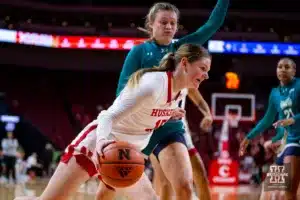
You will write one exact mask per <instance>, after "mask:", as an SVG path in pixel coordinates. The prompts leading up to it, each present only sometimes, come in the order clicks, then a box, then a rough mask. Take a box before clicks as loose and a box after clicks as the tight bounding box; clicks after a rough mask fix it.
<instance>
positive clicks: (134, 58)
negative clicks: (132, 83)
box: [117, 45, 143, 96]
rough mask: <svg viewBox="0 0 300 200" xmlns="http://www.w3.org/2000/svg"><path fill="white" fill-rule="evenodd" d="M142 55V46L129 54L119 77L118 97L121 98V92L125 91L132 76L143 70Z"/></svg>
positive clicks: (133, 49)
mask: <svg viewBox="0 0 300 200" xmlns="http://www.w3.org/2000/svg"><path fill="white" fill-rule="evenodd" d="M142 54H143V49H142V45H137V46H134V47H133V48H132V49H131V50H130V51H129V53H128V54H127V56H126V59H125V62H124V64H123V67H122V71H121V74H120V77H119V82H118V87H117V96H119V94H120V93H121V91H122V90H123V89H124V87H125V85H126V84H127V82H128V80H129V78H130V76H131V75H132V74H133V73H134V72H136V71H137V70H139V69H140V68H141V66H142V56H143V55H142Z"/></svg>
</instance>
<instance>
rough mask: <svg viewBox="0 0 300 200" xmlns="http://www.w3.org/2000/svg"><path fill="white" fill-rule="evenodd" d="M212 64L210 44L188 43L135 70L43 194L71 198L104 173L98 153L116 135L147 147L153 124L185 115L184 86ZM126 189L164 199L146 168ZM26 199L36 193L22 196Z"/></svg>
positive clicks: (52, 199) (46, 199) (195, 82)
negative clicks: (153, 65) (154, 63)
mask: <svg viewBox="0 0 300 200" xmlns="http://www.w3.org/2000/svg"><path fill="white" fill-rule="evenodd" d="M210 65H211V57H210V55H209V53H208V51H207V50H206V49H204V48H203V47H200V46H197V45H191V44H185V45H182V46H181V47H179V49H178V50H177V51H176V52H175V53H172V54H169V55H168V56H167V57H166V58H165V59H164V61H162V62H161V65H160V66H159V67H157V68H149V69H142V70H139V71H137V72H136V73H134V74H133V75H132V77H131V78H130V80H129V81H128V84H127V85H126V87H125V88H124V90H123V91H122V93H121V94H120V95H119V97H117V99H116V100H115V101H114V103H113V104H112V106H111V107H110V108H108V109H107V110H106V111H102V112H101V113H100V114H99V116H98V118H97V119H96V120H94V121H93V122H91V123H90V124H89V125H87V127H85V128H84V129H83V131H82V132H81V133H80V134H79V135H78V136H77V137H76V138H75V140H74V141H73V142H72V143H71V144H70V145H69V146H68V147H67V148H66V150H65V154H64V155H63V156H62V159H61V162H60V164H59V165H58V167H57V169H56V171H55V173H54V175H53V176H52V178H51V179H50V181H49V183H48V185H47V187H46V189H45V190H44V191H43V193H42V194H41V196H40V197H38V198H37V199H38V200H63V199H68V198H70V197H71V196H72V195H74V194H75V193H76V191H77V189H78V187H79V186H80V185H81V184H82V183H84V182H85V181H87V180H88V179H89V178H90V177H93V176H98V178H99V179H101V177H100V175H99V174H98V166H99V163H98V157H97V156H101V155H102V150H103V149H104V148H105V147H106V146H107V145H109V144H111V143H113V142H114V141H115V140H118V141H126V142H129V143H132V144H134V145H135V146H136V147H138V148H139V149H140V150H142V149H143V148H144V147H146V145H147V144H148V142H149V139H150V136H151V134H152V132H153V129H155V128H158V127H159V126H161V125H163V124H164V123H165V122H166V121H168V120H169V119H170V118H171V117H173V116H175V117H183V115H182V112H174V111H175V110H176V109H179V108H178V103H179V101H180V100H181V90H182V89H184V88H198V87H199V85H200V83H201V82H202V81H204V80H205V79H207V78H208V71H209V70H210ZM179 110H180V109H179ZM180 113H181V114H180ZM186 151H187V150H186ZM191 178H192V177H191ZM118 190H121V189H117V188H116V191H118ZM122 190H123V192H127V194H132V197H131V198H132V199H143V200H154V199H158V197H157V195H156V194H155V192H154V190H153V188H152V186H151V182H150V181H149V179H148V178H147V177H146V175H145V174H144V175H143V176H142V177H141V179H140V180H139V181H138V182H137V183H136V184H134V185H133V186H130V187H128V188H125V189H122ZM140 191H142V192H140ZM137 193H138V194H139V195H138V196H137ZM21 199H22V200H25V199H26V200H29V199H30V200H32V199H36V198H35V197H20V198H16V200H21ZM182 200H188V199H185V198H182Z"/></svg>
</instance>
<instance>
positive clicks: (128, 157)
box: [99, 141, 145, 188]
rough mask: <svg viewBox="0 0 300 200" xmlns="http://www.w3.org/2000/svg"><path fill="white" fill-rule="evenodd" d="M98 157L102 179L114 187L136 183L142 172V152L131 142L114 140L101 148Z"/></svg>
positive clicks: (143, 164)
mask: <svg viewBox="0 0 300 200" xmlns="http://www.w3.org/2000/svg"><path fill="white" fill-rule="evenodd" d="M103 154H104V157H100V158H99V161H100V170H99V171H100V174H101V176H102V180H103V182H104V183H106V184H107V185H109V186H112V187H115V188H123V187H128V186H131V185H133V184H134V183H136V182H137V181H138V180H139V179H140V178H141V176H142V174H143V173H144V168H145V161H144V156H143V154H142V153H141V152H140V151H139V150H138V149H137V148H136V147H135V146H134V145H132V144H129V143H127V142H121V141H119V142H116V143H113V144H110V145H108V146H107V147H105V148H104V150H103Z"/></svg>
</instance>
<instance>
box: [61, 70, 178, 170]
mask: <svg viewBox="0 0 300 200" xmlns="http://www.w3.org/2000/svg"><path fill="white" fill-rule="evenodd" d="M171 77H172V74H171V73H169V72H168V73H167V72H151V73H146V74H145V75H143V76H142V78H141V79H140V81H139V84H138V86H136V87H135V88H128V87H127V86H126V87H125V88H124V89H123V91H122V93H121V94H120V95H119V97H117V98H116V100H115V101H114V102H113V104H112V106H110V107H109V108H108V109H107V110H105V111H102V112H101V113H100V114H99V116H98V118H97V120H94V121H93V122H91V123H90V124H88V125H87V126H86V127H85V128H84V129H83V130H82V131H81V132H80V133H79V134H78V136H77V137H76V138H75V139H74V140H73V141H72V143H71V144H70V145H69V146H68V147H67V148H66V150H65V153H66V154H65V155H64V156H63V159H62V160H63V162H65V163H67V162H68V160H69V159H70V158H71V157H72V156H73V155H78V154H83V155H86V156H87V157H88V158H89V159H90V160H91V161H92V162H93V163H94V164H97V156H96V155H95V154H94V152H95V148H96V144H97V141H99V140H100V139H103V138H105V139H115V140H122V141H127V142H129V143H131V144H134V145H136V146H137V147H138V148H139V149H140V150H142V149H144V148H145V147H146V146H147V144H148V143H149V140H150V137H151V134H152V132H153V130H154V129H156V128H158V127H159V126H162V125H163V124H164V123H165V122H167V121H168V120H169V119H170V117H171V114H172V112H173V110H174V109H175V108H177V107H178V103H179V101H180V100H181V96H182V95H181V92H180V93H178V94H174V93H173V92H172V78H171ZM95 173H96V172H95ZM90 174H94V173H92V172H90Z"/></svg>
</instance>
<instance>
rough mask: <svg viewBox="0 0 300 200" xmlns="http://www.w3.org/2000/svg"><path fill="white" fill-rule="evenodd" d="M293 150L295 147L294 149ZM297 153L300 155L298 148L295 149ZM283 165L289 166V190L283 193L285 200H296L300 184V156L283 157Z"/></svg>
mask: <svg viewBox="0 0 300 200" xmlns="http://www.w3.org/2000/svg"><path fill="white" fill-rule="evenodd" d="M294 148H295V147H294ZM296 148H297V149H298V150H295V151H298V153H300V147H296ZM284 164H289V165H290V171H291V173H290V181H291V188H290V189H289V190H287V191H285V199H286V200H296V199H297V189H298V186H299V182H300V173H299V168H300V155H287V156H285V157H284Z"/></svg>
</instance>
